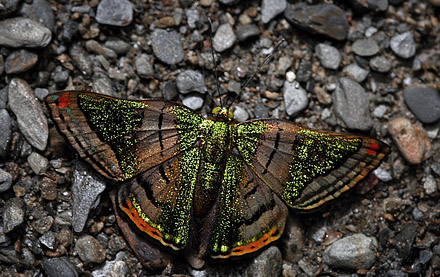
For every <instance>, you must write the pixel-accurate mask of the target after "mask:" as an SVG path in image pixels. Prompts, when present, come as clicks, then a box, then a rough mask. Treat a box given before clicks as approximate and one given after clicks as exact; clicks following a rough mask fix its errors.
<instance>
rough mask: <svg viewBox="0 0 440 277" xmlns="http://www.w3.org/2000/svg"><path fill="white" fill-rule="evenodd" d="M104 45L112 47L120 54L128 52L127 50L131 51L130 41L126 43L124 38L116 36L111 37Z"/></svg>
mask: <svg viewBox="0 0 440 277" xmlns="http://www.w3.org/2000/svg"><path fill="white" fill-rule="evenodd" d="M104 46H105V47H107V48H109V49H112V50H113V51H115V53H116V54H118V55H125V54H127V52H128V51H130V48H131V46H130V44H129V43H126V42H125V41H123V40H122V39H119V38H115V37H109V38H108V39H107V40H106V41H105V42H104Z"/></svg>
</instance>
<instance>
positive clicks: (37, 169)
mask: <svg viewBox="0 0 440 277" xmlns="http://www.w3.org/2000/svg"><path fill="white" fill-rule="evenodd" d="M27 162H28V163H29V166H30V167H31V168H32V170H33V171H34V173H35V174H37V175H40V174H43V173H44V172H46V170H47V167H48V166H49V161H48V160H47V159H46V158H45V157H43V156H41V155H40V154H38V153H36V152H32V153H31V154H30V155H29V156H28V157H27Z"/></svg>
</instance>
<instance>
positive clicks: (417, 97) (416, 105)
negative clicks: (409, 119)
mask: <svg viewBox="0 0 440 277" xmlns="http://www.w3.org/2000/svg"><path fill="white" fill-rule="evenodd" d="M403 98H404V99H405V103H406V104H407V105H408V107H409V109H410V110H411V112H413V113H414V115H415V116H416V117H417V119H419V120H420V121H421V122H423V123H426V124H430V123H434V122H436V121H438V120H439V119H440V93H439V92H438V91H437V90H435V89H434V88H432V87H429V86H421V85H415V86H411V87H407V88H405V90H404V91H403Z"/></svg>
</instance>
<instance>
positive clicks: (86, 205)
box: [72, 161, 105, 232]
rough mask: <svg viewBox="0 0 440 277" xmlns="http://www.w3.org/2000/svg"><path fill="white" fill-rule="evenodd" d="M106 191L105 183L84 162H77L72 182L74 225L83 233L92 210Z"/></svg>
mask: <svg viewBox="0 0 440 277" xmlns="http://www.w3.org/2000/svg"><path fill="white" fill-rule="evenodd" d="M104 189H105V181H104V180H103V179H102V178H101V177H100V176H98V175H97V173H96V172H95V171H93V170H92V169H90V168H89V167H88V165H86V164H85V163H84V162H83V161H78V162H76V167H75V170H74V171H73V180H72V199H73V203H72V225H73V230H74V231H75V232H81V231H82V230H83V229H84V226H85V224H86V221H87V217H88V215H89V212H90V210H92V209H94V208H95V207H96V206H97V205H98V204H99V196H100V194H101V193H102V192H103V191H104Z"/></svg>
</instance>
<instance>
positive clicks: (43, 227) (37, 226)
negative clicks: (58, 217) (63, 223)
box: [32, 216, 54, 235]
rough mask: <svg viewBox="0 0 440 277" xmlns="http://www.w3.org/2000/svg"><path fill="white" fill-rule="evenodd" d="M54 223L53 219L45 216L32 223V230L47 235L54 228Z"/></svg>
mask: <svg viewBox="0 0 440 277" xmlns="http://www.w3.org/2000/svg"><path fill="white" fill-rule="evenodd" d="M53 222H54V219H53V217H51V216H45V217H43V218H40V219H38V220H35V221H34V222H33V223H32V228H33V229H34V230H35V231H37V232H38V233H40V234H42V235H43V234H45V233H46V232H47V231H49V230H50V228H51V227H52V224H53Z"/></svg>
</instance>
